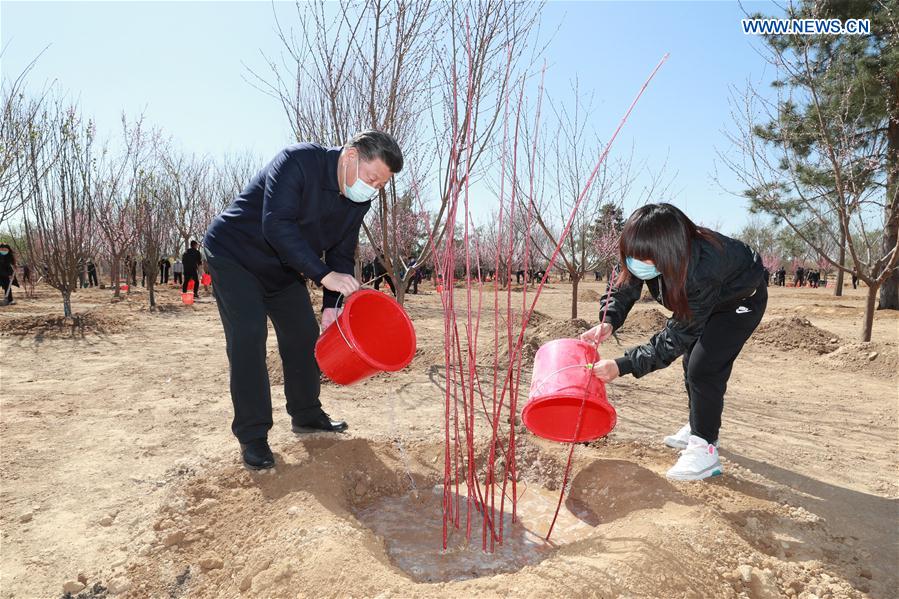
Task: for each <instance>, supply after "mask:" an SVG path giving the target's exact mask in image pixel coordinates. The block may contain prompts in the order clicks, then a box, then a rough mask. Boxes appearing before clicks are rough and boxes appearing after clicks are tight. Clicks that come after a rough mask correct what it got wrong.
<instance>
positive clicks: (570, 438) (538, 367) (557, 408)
mask: <svg viewBox="0 0 899 599" xmlns="http://www.w3.org/2000/svg"><path fill="white" fill-rule="evenodd" d="M598 360H599V352H598V351H597V350H596V348H595V347H594V346H592V345H590V344H589V343H585V342H583V341H580V340H578V339H556V340H555V341H550V342H549V343H546V344H545V345H543V346H542V347H541V348H540V349H539V350H537V354H536V355H535V356H534V374H533V378H532V379H531V390H530V393H529V394H528V403H527V405H525V406H524V410H522V413H521V418H522V420H523V421H524V425H525V426H526V427H528V430H530V431H531V432H532V433H534V434H535V435H537V436H538V437H543V438H544V439H550V440H552V441H562V442H565V443H571V442H578V443H581V442H584V441H593V440H595V439H599V438H600V437H605V436H606V435H608V434H609V433H610V432H611V430H612V429H613V428H615V424H616V423H617V421H618V415H617V414H616V413H615V408H613V407H612V406H611V405H610V404H609V402H608V401H607V397H606V386H605V383H603V382H602V381H601V380H599V379H598V378H596V377H595V376H593V370H592V369H590V368H588V365H592V364H594V363H595V362H597V361H598ZM585 396H586V401H585ZM582 404H583V406H584V411H583V416H582V421H581V426H580V430H578V423H577V421H578V414H580V413H581V405H582ZM575 431H577V438H575Z"/></svg>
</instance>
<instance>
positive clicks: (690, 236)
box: [618, 204, 721, 320]
mask: <svg viewBox="0 0 899 599" xmlns="http://www.w3.org/2000/svg"><path fill="white" fill-rule="evenodd" d="M698 239H705V240H706V241H708V242H710V243H712V244H713V245H715V246H716V247H717V248H719V249H720V248H721V242H720V241H718V239H717V238H716V237H715V232H714V231H712V230H711V229H706V228H705V227H700V226H697V225H696V223H694V222H693V221H691V220H690V219H689V218H687V215H686V214H684V213H683V212H681V211H680V210H679V209H678V208H676V207H674V206H672V205H671V204H646V205H645V206H641V207H640V208H637V209H636V210H635V211H634V213H633V214H631V216H630V218H628V219H627V222H626V223H624V229H622V231H621V241H620V242H619V244H618V247H619V250H620V252H621V274H620V275H619V277H618V285H619V286H621V285H626V284H627V283H628V282H630V281H631V277H633V276H634V275H632V274H631V272H630V271H629V270H628V269H627V266H626V262H625V259H626V258H627V257H628V256H631V257H633V258H636V259H637V260H652V262H653V263H654V264H655V265H656V269H657V270H658V271H659V272H660V273H662V280H663V281H664V290H663V293H664V296H665V300H666V303H667V304H668V306H669V307H670V308H671V310H672V311H673V312H674V317H675V318H677V319H678V320H690V318H692V316H693V315H692V313H691V312H690V307H689V304H688V302H687V268H688V267H689V265H690V255H691V252H692V249H693V242H694V241H695V240H698Z"/></svg>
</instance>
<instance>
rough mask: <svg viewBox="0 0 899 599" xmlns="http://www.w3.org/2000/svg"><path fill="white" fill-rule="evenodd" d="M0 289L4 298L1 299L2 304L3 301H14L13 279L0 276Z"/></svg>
mask: <svg viewBox="0 0 899 599" xmlns="http://www.w3.org/2000/svg"><path fill="white" fill-rule="evenodd" d="M0 289H2V290H3V297H0V302H3V301H8V302H11V301H12V277H7V276H6V275H0Z"/></svg>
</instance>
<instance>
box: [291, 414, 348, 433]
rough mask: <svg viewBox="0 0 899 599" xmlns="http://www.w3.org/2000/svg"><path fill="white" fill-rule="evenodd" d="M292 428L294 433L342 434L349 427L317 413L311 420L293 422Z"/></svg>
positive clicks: (344, 423) (340, 421) (306, 418)
mask: <svg viewBox="0 0 899 599" xmlns="http://www.w3.org/2000/svg"><path fill="white" fill-rule="evenodd" d="M292 428H293V432H295V433H342V432H343V431H345V430H346V429H347V428H349V427H348V426H347V423H346V422H344V421H343V420H331V417H330V416H328V415H327V414H325V413H324V412H319V413H318V414H316V415H315V416H313V417H312V418H309V417H308V416H307V417H305V418H304V419H303V420H293V427H292Z"/></svg>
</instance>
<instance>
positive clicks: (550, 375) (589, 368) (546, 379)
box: [535, 363, 593, 391]
mask: <svg viewBox="0 0 899 599" xmlns="http://www.w3.org/2000/svg"><path fill="white" fill-rule="evenodd" d="M572 368H585V369H587V370H592V369H593V364H592V363H589V364H569V365H568V366H563V367H562V368H559V369H558V370H553V371H552V372H550V373H549V374H547V375H546V376H545V377H543V379H542V380H541V381H540V382H539V383H538V384H537V386H536V388H535V389H536V391H540V390H541V389H542V388H543V385H545V384H546V382H547V381H548V380H549V379H550V377H553V376H555V375H557V374H559V373H560V372H562V371H564V370H570V369H572Z"/></svg>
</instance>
